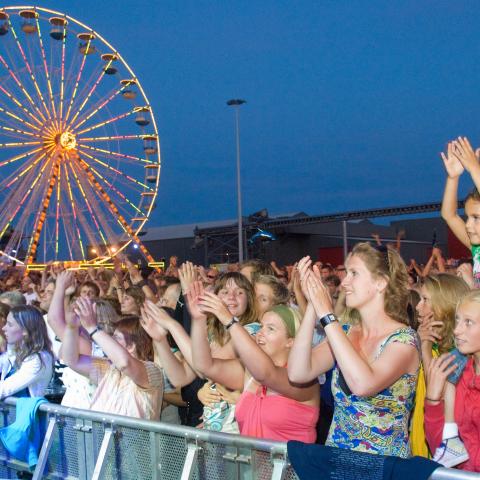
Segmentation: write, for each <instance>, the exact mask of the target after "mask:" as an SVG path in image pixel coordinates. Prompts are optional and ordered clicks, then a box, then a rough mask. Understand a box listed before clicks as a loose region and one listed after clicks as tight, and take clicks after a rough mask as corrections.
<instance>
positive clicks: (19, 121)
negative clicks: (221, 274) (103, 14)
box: [0, 7, 161, 265]
mask: <svg viewBox="0 0 480 480" xmlns="http://www.w3.org/2000/svg"><path fill="white" fill-rule="evenodd" d="M160 163H161V162H160V145H159V138H158V132H157V127H156V123H155V118H154V116H153V112H152V108H151V106H150V104H149V102H148V100H147V97H146V96H145V93H144V91H143V88H142V86H141V84H140V82H139V80H138V79H137V78H136V76H135V74H134V73H133V71H132V70H131V68H130V67H129V66H128V65H127V63H126V62H125V60H124V59H123V58H122V56H121V55H120V53H119V52H118V51H117V50H115V48H114V47H112V46H111V45H110V44H109V43H108V42H107V41H106V40H105V39H104V38H102V36H101V35H99V34H98V33H97V32H95V31H93V30H92V29H91V28H90V27H87V26H86V25H84V24H82V23H80V22H79V21H77V20H75V19H74V18H72V17H69V16H68V15H65V14H63V13H59V12H55V11H52V10H48V9H46V8H40V7H4V8H1V9H0V259H3V260H6V259H10V260H16V261H19V262H21V263H24V264H27V265H28V264H32V263H45V262H48V261H80V262H88V263H99V262H105V261H108V259H109V258H111V257H112V256H114V255H116V254H118V253H119V252H120V251H122V250H123V249H125V248H126V247H127V246H128V245H129V244H133V245H135V246H136V247H137V246H138V248H140V249H142V251H143V253H144V254H145V255H146V256H147V258H149V259H150V260H153V259H151V257H150V256H149V255H148V252H147V251H146V249H145V248H144V247H143V245H142V244H141V242H140V240H139V238H138V236H139V235H140V234H141V232H142V228H143V226H144V225H145V222H146V221H147V220H148V218H149V217H150V216H151V214H152V211H153V209H154V207H155V199H156V196H157V192H158V185H159V178H160ZM132 242H133V243H132Z"/></svg>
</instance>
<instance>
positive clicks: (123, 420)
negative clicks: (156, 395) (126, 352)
mask: <svg viewBox="0 0 480 480" xmlns="http://www.w3.org/2000/svg"><path fill="white" fill-rule="evenodd" d="M2 402H5V403H6V404H7V405H15V404H16V399H15V398H13V397H9V398H5V399H3V400H2ZM39 410H40V411H42V412H47V413H56V414H58V415H62V416H65V417H70V418H76V419H83V420H90V421H93V422H100V423H103V424H106V423H107V424H111V425H118V426H122V427H127V428H134V429H140V430H146V431H147V432H156V433H165V434H168V435H174V436H176V437H183V438H185V439H187V440H188V439H192V440H198V441H199V442H212V443H219V444H222V445H230V446H234V447H245V448H253V449H256V450H262V451H264V452H271V451H272V450H276V451H284V452H286V451H287V445H286V444H285V443H283V442H276V441H274V440H262V439H260V438H255V437H246V436H241V435H232V434H229V433H221V432H213V431H209V430H202V429H198V428H192V427H185V426H183V425H174V424H169V423H161V422H155V421H151V420H141V419H139V418H133V417H123V416H121V415H112V414H106V413H102V412H95V411H92V410H80V409H77V408H71V407H62V406H61V405H54V404H50V403H42V404H41V405H40V407H39Z"/></svg>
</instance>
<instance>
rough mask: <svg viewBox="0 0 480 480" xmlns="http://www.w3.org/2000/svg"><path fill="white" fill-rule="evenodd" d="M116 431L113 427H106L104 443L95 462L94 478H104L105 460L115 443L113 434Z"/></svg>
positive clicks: (95, 479)
mask: <svg viewBox="0 0 480 480" xmlns="http://www.w3.org/2000/svg"><path fill="white" fill-rule="evenodd" d="M114 434H115V431H114V429H113V427H107V428H105V434H104V436H103V440H102V445H101V446H100V451H99V452H98V457H97V463H95V469H94V470H93V475H92V480H99V479H101V478H103V472H104V470H105V467H106V465H107V464H106V462H105V460H106V459H107V455H108V450H109V448H110V446H111V445H112V443H113V436H114Z"/></svg>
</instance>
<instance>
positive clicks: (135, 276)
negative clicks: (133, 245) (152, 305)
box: [126, 259, 157, 302]
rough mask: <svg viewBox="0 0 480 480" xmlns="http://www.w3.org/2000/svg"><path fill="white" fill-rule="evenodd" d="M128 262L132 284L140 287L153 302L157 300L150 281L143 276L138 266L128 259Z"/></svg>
mask: <svg viewBox="0 0 480 480" xmlns="http://www.w3.org/2000/svg"><path fill="white" fill-rule="evenodd" d="M126 264H127V268H128V273H129V275H130V280H131V282H132V285H135V286H137V287H140V288H141V289H142V291H143V293H144V294H145V298H148V299H149V300H151V301H152V302H156V301H157V297H156V296H155V294H154V293H153V290H152V289H151V288H150V285H149V284H148V282H147V281H146V280H144V278H143V277H142V274H141V273H140V271H139V270H138V267H137V266H136V265H134V264H133V263H132V262H131V261H130V260H128V259H127V260H126Z"/></svg>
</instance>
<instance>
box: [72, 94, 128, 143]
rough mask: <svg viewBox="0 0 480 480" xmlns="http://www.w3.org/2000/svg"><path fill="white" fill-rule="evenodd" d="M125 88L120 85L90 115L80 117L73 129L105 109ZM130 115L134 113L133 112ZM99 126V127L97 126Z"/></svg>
mask: <svg viewBox="0 0 480 480" xmlns="http://www.w3.org/2000/svg"><path fill="white" fill-rule="evenodd" d="M125 88H126V86H125V85H122V86H121V87H120V88H119V89H117V90H115V91H114V92H113V93H112V94H111V95H110V96H108V97H107V98H106V99H105V100H103V101H101V103H100V104H99V106H98V107H96V108H94V109H93V110H92V111H91V112H90V113H88V114H87V113H86V114H85V115H83V116H82V115H81V116H80V119H79V120H80V121H79V122H78V123H77V124H76V125H75V128H80V127H81V126H82V125H83V124H84V123H85V122H87V121H88V120H90V119H91V118H92V117H93V116H94V115H96V114H97V113H98V112H100V110H102V109H103V108H105V107H106V106H107V105H108V104H109V103H110V102H111V101H112V100H113V99H114V98H116V97H117V96H118V95H120V94H121V93H122V91H123V90H125ZM131 113H134V112H133V111H132V112H131ZM99 126H101V125H99ZM70 127H71V123H70V124H69V128H70ZM85 131H87V132H88V131H89V130H88V129H87V130H83V131H82V132H78V134H81V133H83V132H85Z"/></svg>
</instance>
